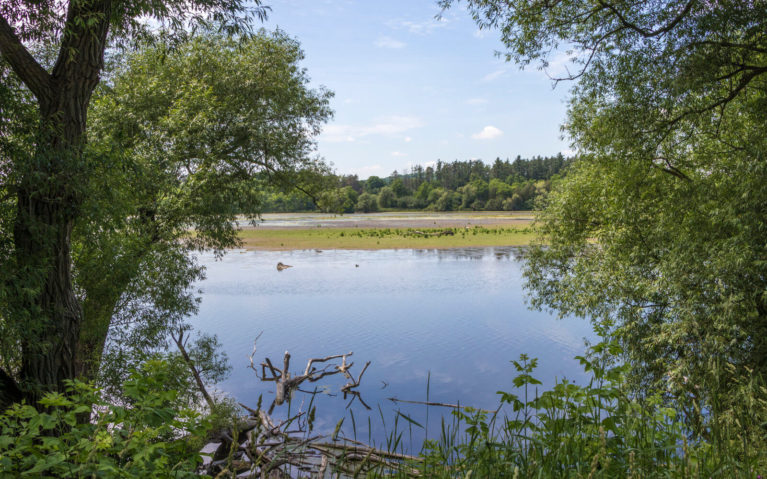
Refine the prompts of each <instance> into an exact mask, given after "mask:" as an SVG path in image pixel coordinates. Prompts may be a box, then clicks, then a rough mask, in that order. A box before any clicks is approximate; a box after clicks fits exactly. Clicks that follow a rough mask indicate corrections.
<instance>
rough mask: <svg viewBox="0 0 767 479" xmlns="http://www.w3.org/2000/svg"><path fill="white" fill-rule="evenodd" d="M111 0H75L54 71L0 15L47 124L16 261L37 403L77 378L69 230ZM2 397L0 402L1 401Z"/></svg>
mask: <svg viewBox="0 0 767 479" xmlns="http://www.w3.org/2000/svg"><path fill="white" fill-rule="evenodd" d="M110 10H111V1H110V0H90V1H78V0H72V1H71V2H70V3H69V7H68V9H67V18H66V23H65V26H64V33H63V34H62V39H61V48H60V51H59V57H58V59H57V61H56V64H55V66H54V68H53V71H52V72H51V73H50V74H48V73H47V72H46V71H45V70H44V69H43V68H42V67H41V66H40V65H39V64H38V63H37V62H36V61H35V59H34V58H33V57H32V56H31V55H30V54H29V52H28V51H27V50H26V49H25V47H24V46H23V45H22V44H21V42H20V41H19V39H18V37H17V36H16V35H15V33H14V31H13V29H12V28H11V27H10V25H9V24H8V23H7V22H6V21H5V20H4V19H2V18H0V53H2V54H3V57H4V58H6V59H7V60H8V62H9V64H10V65H11V67H12V68H13V69H14V71H15V72H16V73H17V74H18V75H19V77H20V78H21V79H22V80H23V81H24V83H25V84H26V85H27V86H28V87H29V88H30V90H31V91H32V92H33V93H34V94H35V96H36V97H37V100H38V104H39V106H40V131H39V133H38V137H37V145H36V151H35V156H34V159H33V162H32V164H31V165H16V166H17V167H18V168H17V170H18V172H19V177H20V182H19V185H18V190H17V191H18V192H17V206H18V209H17V217H16V220H15V224H14V243H15V260H16V270H15V271H14V272H13V273H14V274H13V278H12V281H13V284H14V286H15V288H16V291H17V292H18V294H17V295H16V297H14V298H13V299H12V304H11V311H10V317H9V318H8V320H9V321H14V322H17V325H18V327H19V330H20V332H21V370H20V372H19V375H18V376H19V377H18V383H19V386H21V388H20V389H21V391H22V393H23V397H24V399H26V400H27V402H28V403H30V404H35V405H36V404H37V401H38V400H39V398H40V397H41V395H42V394H44V393H45V392H47V391H61V390H63V389H64V381H65V380H67V379H74V378H75V364H76V361H75V359H76V358H75V356H76V353H75V352H76V346H77V338H78V335H79V333H80V326H81V320H82V314H81V308H80V305H79V303H78V301H77V298H76V296H75V294H74V290H73V285H72V260H71V254H70V236H71V232H72V226H73V224H74V221H75V219H76V218H77V215H78V211H79V207H80V204H81V201H82V193H83V187H84V185H85V184H86V181H87V178H88V177H87V171H86V170H87V169H86V167H85V164H84V162H83V148H84V145H85V127H86V113H87V110H88V104H89V102H90V98H91V94H92V92H93V90H94V88H95V87H96V85H97V84H98V80H99V72H100V71H101V69H102V67H103V53H104V47H105V43H106V34H107V30H108V26H109V19H110ZM2 406H4V404H0V407H2Z"/></svg>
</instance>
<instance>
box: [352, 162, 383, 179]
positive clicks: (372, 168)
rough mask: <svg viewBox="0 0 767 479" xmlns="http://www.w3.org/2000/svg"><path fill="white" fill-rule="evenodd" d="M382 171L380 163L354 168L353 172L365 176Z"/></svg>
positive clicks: (361, 176)
mask: <svg viewBox="0 0 767 479" xmlns="http://www.w3.org/2000/svg"><path fill="white" fill-rule="evenodd" d="M382 171H383V168H382V167H381V165H367V166H363V167H362V168H355V169H354V173H355V174H357V175H359V177H360V178H367V177H369V176H371V175H379V174H380V173H381V172H382Z"/></svg>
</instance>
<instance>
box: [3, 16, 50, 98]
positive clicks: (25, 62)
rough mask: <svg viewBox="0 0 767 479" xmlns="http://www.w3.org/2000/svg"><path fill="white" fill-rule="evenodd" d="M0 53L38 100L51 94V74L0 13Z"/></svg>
mask: <svg viewBox="0 0 767 479" xmlns="http://www.w3.org/2000/svg"><path fill="white" fill-rule="evenodd" d="M0 54H2V56H3V58H5V59H6V60H7V61H8V63H9V64H10V66H11V68H12V69H13V71H14V72H15V73H16V74H17V75H18V76H19V78H21V81H23V82H24V84H25V85H26V86H27V88H29V89H30V90H31V91H32V93H33V94H34V95H35V96H36V97H37V99H38V100H40V99H43V98H48V97H49V96H50V95H51V93H50V90H51V86H50V78H51V77H50V75H49V74H48V72H47V71H45V69H44V68H43V67H42V66H40V64H39V63H37V60H35V59H34V57H33V56H32V54H30V53H29V50H27V49H26V48H25V47H24V45H23V44H22V43H21V40H19V37H18V36H17V35H16V32H14V30H13V27H12V26H11V25H10V24H9V23H8V21H7V20H6V19H5V18H4V17H3V16H2V15H0Z"/></svg>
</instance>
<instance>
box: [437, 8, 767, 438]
mask: <svg viewBox="0 0 767 479" xmlns="http://www.w3.org/2000/svg"><path fill="white" fill-rule="evenodd" d="M441 3H442V5H443V6H449V5H451V4H453V3H457V2H454V1H452V0H445V1H443V2H441ZM465 3H466V5H467V8H468V9H469V11H470V12H471V13H472V14H473V16H474V18H475V20H476V21H477V23H478V24H479V26H480V27H482V28H497V29H499V30H500V32H501V37H502V40H503V42H504V44H505V46H506V47H507V50H506V52H505V56H506V58H507V59H509V60H513V61H516V62H519V63H521V64H523V65H525V64H529V63H536V64H538V65H539V66H540V67H542V68H547V67H548V65H549V63H548V62H549V61H550V60H551V59H552V58H553V56H554V55H560V56H561V55H564V56H566V57H567V58H569V59H570V64H569V70H568V72H567V73H566V74H564V75H561V79H570V80H576V82H575V84H574V86H573V89H572V100H571V103H570V108H569V113H568V119H567V124H566V131H567V133H568V134H569V136H570V137H571V139H572V141H573V144H574V146H575V147H576V148H577V150H578V151H579V153H580V155H579V159H578V160H577V161H576V163H575V165H574V166H573V168H572V169H571V171H570V172H569V174H568V176H567V177H566V178H565V179H564V180H563V182H562V183H561V187H560V188H559V189H558V191H557V192H555V193H553V194H552V195H550V196H549V197H548V201H547V207H546V209H545V212H544V213H543V215H542V217H541V221H540V223H539V231H540V233H541V235H542V244H541V245H539V246H538V247H535V248H533V249H532V250H531V252H530V255H529V260H530V261H529V263H528V266H527V272H526V275H527V279H528V286H529V288H530V290H531V292H532V294H533V304H534V305H535V306H537V307H549V308H553V309H554V310H557V311H559V312H560V313H561V314H570V313H574V314H578V315H581V316H586V317H590V318H592V319H593V320H594V321H595V322H596V323H597V324H598V325H599V327H600V328H601V329H603V330H605V331H609V332H610V333H612V334H613V335H614V336H615V337H616V338H618V339H620V340H621V341H622V343H623V345H624V349H625V351H626V354H627V359H628V360H629V361H630V363H631V365H632V367H633V373H634V380H635V385H638V386H644V387H651V388H658V387H662V388H663V389H667V390H668V391H669V392H670V393H671V394H672V397H674V398H676V399H677V400H678V401H679V403H678V404H679V405H680V407H681V408H682V409H683V410H684V412H685V413H686V416H687V418H688V420H690V421H692V422H693V423H695V422H698V426H699V427H698V428H697V431H698V432H699V433H705V429H704V427H703V426H702V425H701V424H700V423H701V422H703V421H705V418H704V417H702V416H701V414H700V411H701V408H703V405H704V404H705V405H706V406H707V407H709V408H713V409H721V410H729V408H736V409H737V408H741V407H746V403H747V402H748V400H746V399H744V398H743V397H742V396H739V395H737V394H730V395H727V394H719V393H724V392H727V391H728V390H729V388H731V387H732V385H733V384H735V383H737V382H738V381H742V380H747V379H748V378H750V376H751V374H752V373H753V374H755V375H758V376H762V377H764V375H765V374H767V361H766V360H765V358H767V342H765V338H766V337H767V335H766V334H765V333H767V269H766V268H767V262H765V259H766V258H767V246H766V245H765V242H764V234H765V224H767V208H766V206H767V197H766V196H765V190H764V187H763V185H764V184H765V181H766V180H767V176H766V173H767V163H766V162H765V160H766V158H765V151H767V144H766V143H765V138H764V134H763V132H764V131H765V130H766V129H767V83H766V82H765V79H766V78H767V75H765V73H767V37H766V36H765V35H764V32H765V31H767V5H765V3H764V2H713V3H712V2H701V1H697V0H665V1H653V2H629V1H619V0H591V1H585V2H581V1H575V0H562V1H556V2H548V1H537V0H527V1H500V0H469V1H467V2H465ZM723 398H726V399H723Z"/></svg>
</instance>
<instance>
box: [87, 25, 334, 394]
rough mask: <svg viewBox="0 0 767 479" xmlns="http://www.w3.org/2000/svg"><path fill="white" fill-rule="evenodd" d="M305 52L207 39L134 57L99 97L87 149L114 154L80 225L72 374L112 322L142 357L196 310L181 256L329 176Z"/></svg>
mask: <svg viewBox="0 0 767 479" xmlns="http://www.w3.org/2000/svg"><path fill="white" fill-rule="evenodd" d="M302 58H303V54H302V52H301V50H300V47H299V45H298V43H297V42H295V41H294V40H292V39H290V38H289V37H288V36H286V35H285V34H283V33H281V32H276V33H273V34H268V33H266V32H260V33H258V34H256V35H252V36H248V37H245V38H233V37H227V36H222V35H219V34H215V33H204V34H200V35H196V36H193V37H192V38H190V39H188V40H187V41H185V42H183V43H181V44H179V45H175V46H174V47H173V49H171V50H169V45H164V44H160V45H157V46H154V47H151V48H146V49H143V50H141V51H140V52H138V53H136V54H133V55H130V56H128V58H126V59H125V61H124V63H123V65H124V66H123V67H122V69H121V70H119V71H118V72H116V73H115V74H114V78H113V80H111V81H110V82H109V84H108V85H107V86H105V87H104V88H103V91H101V92H98V95H97V96H96V98H95V100H94V102H93V107H92V109H91V110H92V111H91V146H90V148H89V150H90V151H94V155H105V157H106V158H107V159H108V161H105V162H104V161H101V162H97V163H98V164H99V165H100V166H101V167H102V169H101V170H99V171H98V173H99V174H97V175H94V176H93V179H92V189H91V190H90V191H89V194H88V197H87V200H86V202H85V208H84V210H85V211H86V212H88V214H84V215H83V217H82V219H81V221H79V222H78V223H77V224H76V228H75V239H76V240H78V243H77V244H78V246H79V247H78V248H77V250H76V254H75V257H74V259H75V266H76V268H77V273H78V274H77V285H78V286H79V287H80V288H81V289H82V290H83V292H84V296H85V299H84V301H83V325H84V327H83V331H82V333H81V335H80V340H79V342H78V348H79V349H78V365H79V367H78V371H77V373H78V376H80V377H84V378H88V379H93V378H94V377H95V372H96V371H97V366H98V365H99V363H100V360H101V355H102V352H103V350H104V345H105V341H106V338H107V331H108V329H109V327H110V324H111V323H112V321H111V319H112V318H115V319H117V320H119V321H118V322H117V324H119V326H120V327H119V328H117V327H114V326H115V325H113V327H112V334H111V336H112V339H111V343H112V344H119V345H120V347H119V351H117V352H119V356H120V357H121V358H122V359H121V360H120V362H119V364H120V365H121V369H122V370H123V371H124V370H126V369H127V368H125V367H124V365H125V364H126V361H125V358H126V357H127V356H130V354H128V351H130V352H131V353H132V354H133V355H134V356H138V357H142V356H145V355H146V353H144V354H143V355H141V354H138V352H139V351H136V350H135V349H134V350H130V348H127V345H131V344H134V345H135V344H142V345H143V346H142V348H143V349H147V347H148V345H149V344H154V345H158V344H162V342H163V341H164V340H165V339H166V338H167V332H168V330H169V328H171V327H178V326H179V325H180V324H182V322H183V320H184V318H185V317H186V316H187V315H188V314H189V313H192V312H194V311H195V310H196V301H195V299H194V296H193V295H192V293H191V292H186V291H188V290H189V288H190V287H191V284H192V282H193V281H195V280H197V279H199V278H200V277H201V274H202V272H201V270H200V268H199V267H198V266H197V265H196V264H194V262H193V260H192V259H191V258H190V257H189V256H188V255H187V254H186V251H187V250H189V249H214V250H216V251H219V252H221V251H222V250H223V249H224V248H228V247H234V246H237V245H238V244H239V240H238V238H237V231H236V227H235V224H236V220H237V216H236V215H237V214H239V215H245V216H246V217H248V218H251V219H253V218H254V217H255V215H256V214H257V213H258V212H259V211H260V209H261V205H262V199H263V194H264V191H265V190H266V188H265V186H267V185H271V186H274V185H279V184H283V183H287V184H288V185H289V186H295V183H296V182H299V183H300V186H301V187H302V188H303V189H306V188H307V181H306V180H307V179H308V177H307V174H309V173H313V172H316V173H321V174H325V173H327V171H326V167H325V166H324V165H323V164H322V163H319V162H318V161H317V160H313V159H311V157H310V153H311V152H312V151H313V147H314V142H313V140H312V136H313V135H316V134H317V133H318V132H319V128H320V125H321V124H322V123H323V122H324V121H326V119H327V118H328V117H329V115H330V114H331V112H330V109H329V107H328V101H329V98H330V96H331V94H330V92H328V91H326V90H324V89H320V90H311V89H309V88H308V87H307V84H308V81H309V80H308V78H307V76H306V72H305V71H303V70H302V69H301V68H300V67H299V61H300V60H301V59H302ZM115 164H119V165H120V166H121V168H118V169H115ZM312 186H314V185H312ZM103 192H109V193H108V194H107V195H104V194H103ZM314 193H315V194H316V193H317V192H316V191H315V192H314ZM104 223H107V224H110V225H112V229H111V230H108V231H107V230H105V229H104V228H97V229H95V230H94V228H93V226H92V225H93V224H100V225H103V224H104ZM190 227H192V228H193V233H192V230H190ZM82 240H84V241H82ZM146 277H151V278H153V280H152V281H150V282H146V281H145V280H144V278H146ZM154 283H157V284H154ZM128 298H130V299H131V301H127V299H128ZM118 304H119V305H121V306H122V307H121V308H120V307H118ZM139 304H140V305H143V307H140V308H139V307H135V306H133V305H139ZM147 304H151V305H153V307H152V308H146V305H147ZM139 325H141V326H139ZM145 325H151V328H147V327H146V326H145ZM152 338H154V339H152ZM126 349H127V350H128V351H126ZM120 379H121V378H119V377H117V378H115V380H114V381H113V382H115V383H118V384H119V383H120V382H121V381H120Z"/></svg>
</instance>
